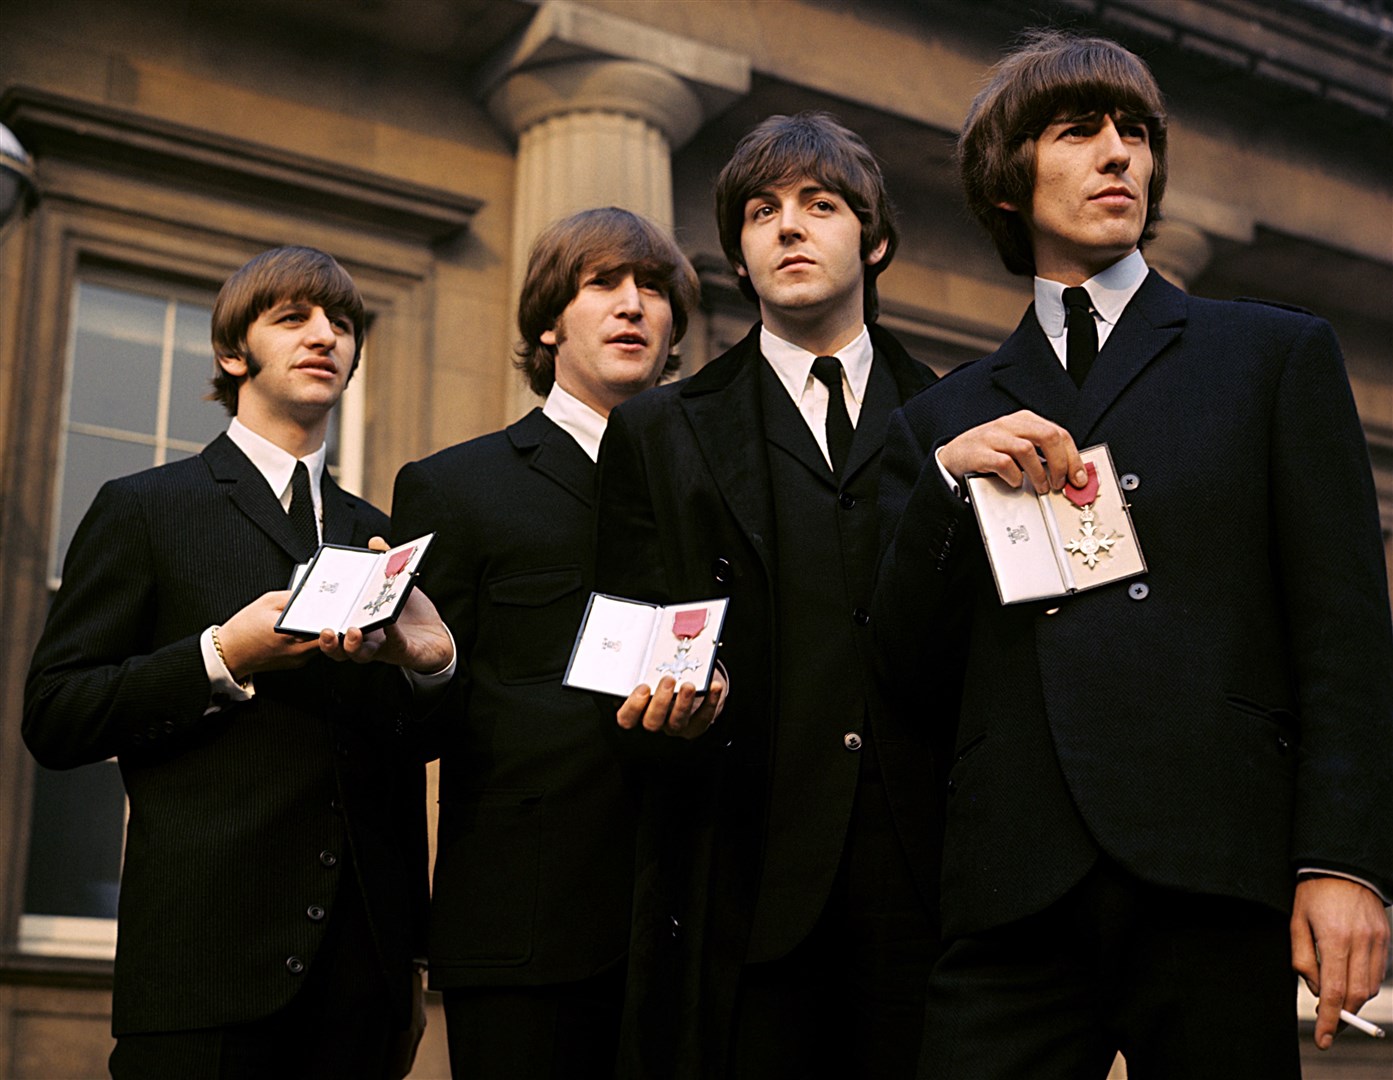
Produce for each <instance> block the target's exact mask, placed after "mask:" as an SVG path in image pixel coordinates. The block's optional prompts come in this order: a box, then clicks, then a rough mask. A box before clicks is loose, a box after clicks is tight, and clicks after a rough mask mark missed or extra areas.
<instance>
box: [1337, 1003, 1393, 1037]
mask: <svg viewBox="0 0 1393 1080" xmlns="http://www.w3.org/2000/svg"><path fill="white" fill-rule="evenodd" d="M1340 1019H1341V1020H1343V1021H1344V1022H1345V1023H1346V1024H1348V1025H1349V1026H1350V1027H1352V1028H1358V1029H1359V1030H1360V1031H1362V1032H1363V1033H1364V1034H1365V1035H1372V1036H1373V1037H1374V1038H1375V1039H1383V1038H1386V1037H1387V1035H1388V1033H1387V1032H1386V1031H1384V1030H1383V1028H1381V1027H1379V1026H1378V1025H1377V1024H1371V1023H1369V1021H1367V1020H1365V1019H1364V1018H1363V1017H1362V1016H1355V1015H1354V1013H1352V1012H1350V1011H1349V1010H1348V1009H1341V1010H1340Z"/></svg>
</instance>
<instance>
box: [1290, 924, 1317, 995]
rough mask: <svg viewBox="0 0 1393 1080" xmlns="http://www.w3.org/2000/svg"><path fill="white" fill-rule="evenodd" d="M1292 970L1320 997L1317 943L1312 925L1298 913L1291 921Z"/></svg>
mask: <svg viewBox="0 0 1393 1080" xmlns="http://www.w3.org/2000/svg"><path fill="white" fill-rule="evenodd" d="M1291 966H1292V970H1293V971H1295V972H1296V973H1297V974H1298V975H1300V976H1301V977H1302V978H1303V979H1305V980H1306V987H1307V989H1309V990H1310V991H1311V993H1312V994H1314V995H1315V996H1316V997H1320V965H1319V964H1318V963H1317V962H1316V943H1315V939H1314V938H1313V937H1312V936H1311V924H1310V923H1308V922H1307V921H1306V920H1305V918H1303V917H1302V915H1301V914H1300V913H1299V912H1298V913H1297V914H1295V915H1293V916H1292V920H1291Z"/></svg>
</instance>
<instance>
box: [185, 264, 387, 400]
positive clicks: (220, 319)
mask: <svg viewBox="0 0 1393 1080" xmlns="http://www.w3.org/2000/svg"><path fill="white" fill-rule="evenodd" d="M285 301H306V302H309V303H312V304H317V305H318V306H319V307H322V308H323V309H324V310H325V311H326V312H327V313H328V314H330V315H347V316H348V318H349V319H350V320H351V321H352V323H353V368H352V369H351V370H350V371H349V378H352V376H353V372H354V371H357V370H358V358H359V357H360V356H361V355H362V353H363V328H364V325H365V322H366V316H365V315H364V312H363V298H362V296H360V295H359V293H358V287H357V286H356V285H354V284H353V279H352V278H351V277H349V276H348V271H346V270H345V269H344V268H343V267H342V266H340V265H339V264H338V263H337V262H336V261H335V260H334V258H333V256H332V255H326V254H325V253H324V252H322V251H319V250H317V249H315V248H311V247H278V248H272V249H271V250H270V251H263V252H262V253H261V254H260V255H258V256H257V257H256V258H254V259H252V260H251V262H249V263H247V264H246V265H245V266H243V267H242V269H240V270H238V271H237V272H236V273H235V274H233V275H232V276H231V277H230V278H228V279H227V280H226V281H225V282H223V287H222V288H221V289H220V290H218V299H217V301H216V302H215V303H214V304H213V357H214V359H213V389H212V391H211V392H210V393H209V394H208V400H209V401H216V402H219V403H220V404H221V405H222V407H223V408H224V409H226V410H227V412H228V415H229V416H236V415H237V391H238V387H240V386H241V384H242V380H243V379H246V378H250V377H252V376H254V375H256V373H257V372H258V371H259V370H260V365H259V364H257V363H256V360H255V358H254V357H253V356H252V355H251V354H250V353H249V352H248V351H247V330H248V328H249V327H250V326H251V324H252V323H254V322H256V320H257V319H258V318H260V317H261V314H262V313H263V312H264V311H266V310H267V309H268V308H272V307H275V306H276V305H277V304H280V303H283V302H285ZM220 356H236V357H240V358H241V359H243V360H245V361H246V362H247V374H246V375H243V376H240V377H234V376H232V375H229V374H228V373H227V372H226V371H224V370H223V367H222V365H221V364H219V363H218V362H217V358H218V357H220Z"/></svg>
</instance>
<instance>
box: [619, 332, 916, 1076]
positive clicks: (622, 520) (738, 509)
mask: <svg viewBox="0 0 1393 1080" xmlns="http://www.w3.org/2000/svg"><path fill="white" fill-rule="evenodd" d="M871 335H872V340H873V342H874V345H875V349H876V359H875V363H876V364H877V365H884V366H885V367H886V368H888V370H889V372H890V374H891V375H892V376H893V380H894V385H895V392H896V399H897V400H898V401H904V400H905V399H907V398H908V397H909V396H910V395H912V394H914V393H915V392H917V391H918V390H920V389H922V388H923V387H924V386H927V385H928V384H929V383H930V382H932V381H933V378H934V376H933V373H932V372H931V371H929V369H928V368H926V367H924V366H922V365H920V364H919V363H917V362H916V361H915V360H913V359H912V358H911V357H910V356H909V355H908V354H907V353H906V352H905V351H904V349H903V348H902V347H901V346H900V345H899V343H898V342H896V341H895V340H894V338H892V337H891V336H890V335H889V334H888V333H886V332H884V331H883V330H880V329H879V328H877V327H872V330H871ZM764 363H765V361H764V359H763V357H762V356H761V354H760V350H759V328H758V327H755V329H753V330H752V331H751V332H750V334H749V335H748V336H747V337H746V338H745V339H744V340H743V341H742V342H740V344H738V345H737V346H735V348H733V349H732V350H731V351H730V352H728V353H726V354H725V355H724V356H722V357H719V358H718V359H716V360H714V361H712V362H711V363H710V364H709V365H708V366H707V367H705V368H703V369H702V370H701V371H700V372H698V373H697V374H696V375H694V376H693V377H692V378H690V379H687V380H685V381H683V382H680V383H677V384H675V385H672V386H664V387H659V388H657V389H656V390H653V391H651V392H649V393H645V394H642V395H640V396H638V397H636V398H634V399H633V400H632V401H629V402H626V403H625V404H624V405H621V406H620V407H619V408H618V409H616V410H615V411H614V412H613V413H611V415H610V422H609V427H608V429H607V431H606V434H605V442H604V445H603V447H602V449H601V454H600V488H599V491H600V495H599V499H600V515H599V541H598V547H597V553H596V568H597V569H596V584H597V587H598V588H599V589H600V590H601V591H603V592H614V593H618V594H620V595H624V596H631V597H637V598H641V599H646V600H652V601H655V602H679V601H684V600H698V599H706V598H710V597H713V596H721V595H727V596H729V597H730V598H731V603H730V608H729V611H728V613H727V617H726V622H725V626H724V628H723V632H722V648H721V656H722V658H723V661H724V663H725V665H726V667H727V670H728V671H729V672H730V676H731V680H732V693H731V697H730V701H729V705H728V707H727V708H726V710H725V711H724V713H723V714H722V715H721V717H720V719H719V720H718V722H717V725H716V727H715V728H713V729H712V730H711V731H710V732H709V733H707V734H706V735H704V736H703V737H702V738H701V739H699V740H697V741H696V742H695V743H693V744H690V745H688V744H683V743H681V742H680V741H679V740H671V739H659V740H656V741H655V740H653V739H651V738H650V739H647V740H646V745H647V747H648V748H649V749H650V750H651V751H653V752H656V753H659V754H660V755H661V756H663V757H665V758H667V759H669V760H667V761H666V762H665V763H664V764H663V766H662V771H661V773H660V774H659V775H658V776H657V777H656V778H655V779H654V780H653V782H651V783H650V784H649V785H648V795H647V801H646V804H645V809H644V817H643V823H642V825H641V829H640V833H641V836H640V852H639V857H638V862H637V867H638V882H637V889H636V895H635V912H634V933H633V942H632V946H631V948H632V950H633V955H632V962H631V965H630V995H629V1007H628V1016H627V1018H626V1035H625V1041H626V1047H627V1049H626V1051H625V1053H626V1054H627V1055H628V1059H627V1062H626V1064H625V1066H624V1068H625V1069H627V1070H628V1071H630V1072H636V1073H638V1074H641V1075H651V1076H659V1075H666V1076H676V1075H694V1076H705V1075H721V1074H722V1069H723V1061H724V1055H725V1052H726V1048H727V1042H728V1040H729V1037H730V1022H731V1014H732V1010H733V1007H734V996H735V989H736V985H737V982H738V979H739V971H740V966H741V965H742V963H743V962H744V960H745V956H746V951H747V946H748V940H749V934H750V927H751V919H752V915H753V909H754V901H755V897H756V891H757V888H758V885H759V874H760V865H761V859H762V857H763V854H764V850H765V845H766V843H767V844H769V845H775V844H778V843H779V837H777V836H770V835H766V829H765V828H764V822H765V814H766V805H765V797H766V795H767V793H768V788H769V779H770V766H771V755H770V743H771V738H772V727H773V723H772V720H773V717H774V716H775V715H776V712H777V709H778V703H779V693H780V691H779V687H778V686H777V685H776V681H777V680H776V679H775V648H774V643H775V642H776V641H777V640H778V627H777V626H775V625H774V622H775V620H774V612H775V608H776V595H775V590H776V588H777V583H778V578H777V568H776V566H775V565H774V561H775V559H774V552H775V543H774V536H773V522H774V516H775V515H774V505H773V492H772V487H771V481H770V469H769V459H768V452H767V446H766V437H765V427H764V423H763V419H762V415H761V408H762V406H761V390H760V365H762V364H764ZM868 434H874V435H875V437H874V438H866V435H868ZM857 436H858V439H857V441H856V443H855V444H854V445H853V449H852V454H851V457H850V458H849V459H848V463H847V468H846V475H845V477H844V479H843V491H844V493H845V494H846V495H847V496H848V499H849V501H848V502H844V504H843V505H844V506H846V505H854V509H852V510H848V511H847V512H849V513H851V512H860V513H873V512H874V500H873V497H869V498H860V499H858V493H860V494H863V495H864V494H866V493H868V492H873V491H874V482H875V477H876V476H877V474H878V470H879V464H880V437H879V433H878V432H876V433H871V432H862V431H861V430H860V429H859V428H858V431H857ZM847 614H848V616H850V615H851V612H850V611H848V613H847ZM868 644H869V643H868ZM868 651H869V650H868ZM838 662H841V663H844V664H845V665H846V670H845V672H843V676H844V677H845V678H848V679H854V678H855V677H856V675H855V670H856V668H857V666H858V665H859V664H860V662H861V661H860V660H859V658H858V657H856V656H847V657H843V658H840V659H839V661H838ZM809 666H810V671H809V678H819V677H820V678H824V679H836V678H837V677H838V676H837V674H836V673H835V672H833V671H831V670H829V669H828V668H826V667H825V666H822V665H820V663H819V661H818V660H816V659H812V660H811V661H810V665H809ZM814 666H817V667H818V670H811V668H813V667H814ZM868 707H869V708H870V717H869V720H870V723H871V726H872V730H873V732H874V737H875V742H876V746H877V748H878V751H879V760H880V762H881V766H882V771H883V775H884V784H885V790H886V792H887V795H888V796H889V798H890V802H891V806H892V810H893V811H894V814H895V820H896V823H897V825H898V827H899V833H900V837H901V839H902V841H903V843H904V846H905V849H906V852H907V853H908V855H909V857H910V860H911V863H912V864H913V865H915V866H916V867H917V868H923V869H924V870H925V871H926V874H925V876H926V877H927V878H930V879H931V878H932V877H933V870H932V867H934V866H936V861H937V860H936V851H935V850H934V844H935V842H936V841H935V838H934V836H933V829H932V823H933V822H934V821H935V820H936V816H935V813H934V810H933V807H932V793H931V788H932V785H930V784H929V783H927V782H926V781H925V777H926V776H927V775H929V772H930V769H931V765H930V763H929V755H928V752H927V747H926V745H925V744H924V742H923V741H922V740H918V739H916V737H915V733H914V732H913V731H909V732H906V731H905V730H904V728H903V726H902V725H900V724H898V723H897V721H896V717H894V716H893V715H889V714H888V713H886V712H884V711H882V710H880V708H879V705H878V703H877V702H870V703H868ZM641 734H642V733H640V736H641ZM838 749H839V750H840V749H841V748H840V746H838ZM806 790H808V791H810V792H811V791H816V790H818V779H817V777H815V776H810V777H808V786H807V789H806ZM842 820H845V817H844V816H843V818H842ZM828 843H829V846H830V847H831V849H832V850H830V851H829V852H827V853H825V854H826V857H827V858H830V859H831V860H832V861H833V862H835V860H836V859H837V858H838V856H839V852H840V848H841V843H842V834H841V833H837V834H836V835H834V836H829V838H828ZM924 886H925V894H926V896H927V895H931V894H932V890H933V887H934V884H933V882H932V881H931V880H930V881H926V882H924Z"/></svg>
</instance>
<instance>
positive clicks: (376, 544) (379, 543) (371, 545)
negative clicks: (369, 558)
mask: <svg viewBox="0 0 1393 1080" xmlns="http://www.w3.org/2000/svg"><path fill="white" fill-rule="evenodd" d="M391 547H392V545H391V544H389V543H387V541H386V540H384V539H382V537H380V536H374V537H373V538H372V539H371V540H369V541H368V550H369V551H390V550H391Z"/></svg>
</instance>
